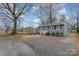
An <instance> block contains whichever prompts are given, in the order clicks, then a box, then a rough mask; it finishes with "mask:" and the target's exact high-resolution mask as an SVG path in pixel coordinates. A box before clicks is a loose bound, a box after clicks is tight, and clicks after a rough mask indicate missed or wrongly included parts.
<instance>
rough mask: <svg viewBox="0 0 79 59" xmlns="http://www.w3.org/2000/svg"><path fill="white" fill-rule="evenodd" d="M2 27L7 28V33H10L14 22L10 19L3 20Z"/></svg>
mask: <svg viewBox="0 0 79 59" xmlns="http://www.w3.org/2000/svg"><path fill="white" fill-rule="evenodd" d="M1 22H2V26H3V28H5V32H6V33H8V32H9V31H10V30H11V27H12V24H13V23H12V21H11V20H9V19H1Z"/></svg>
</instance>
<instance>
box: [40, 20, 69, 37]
mask: <svg viewBox="0 0 79 59" xmlns="http://www.w3.org/2000/svg"><path fill="white" fill-rule="evenodd" d="M39 32H40V34H46V33H47V32H49V33H59V34H61V33H62V34H63V36H66V35H68V34H69V32H68V28H67V23H66V22H64V21H61V22H55V23H52V24H43V25H40V26H39Z"/></svg>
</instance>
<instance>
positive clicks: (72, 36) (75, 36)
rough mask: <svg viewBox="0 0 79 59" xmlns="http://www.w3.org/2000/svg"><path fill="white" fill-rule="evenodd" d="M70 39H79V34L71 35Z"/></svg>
mask: <svg viewBox="0 0 79 59" xmlns="http://www.w3.org/2000/svg"><path fill="white" fill-rule="evenodd" d="M69 38H75V39H79V34H78V33H70V34H69Z"/></svg>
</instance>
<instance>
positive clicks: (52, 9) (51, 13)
mask: <svg viewBox="0 0 79 59" xmlns="http://www.w3.org/2000/svg"><path fill="white" fill-rule="evenodd" d="M60 5H62V4H57V3H46V4H44V3H42V4H36V7H39V8H38V12H37V13H38V14H37V15H38V18H40V22H41V23H42V24H47V23H52V22H55V21H56V20H54V18H55V17H56V15H57V14H58V12H59V10H61V9H62V6H60Z"/></svg>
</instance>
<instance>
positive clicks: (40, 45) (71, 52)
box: [24, 36, 78, 56]
mask: <svg viewBox="0 0 79 59" xmlns="http://www.w3.org/2000/svg"><path fill="white" fill-rule="evenodd" d="M24 43H27V44H28V45H29V46H31V47H32V48H33V49H34V50H35V51H36V52H37V53H38V54H39V55H42V56H75V55H78V54H77V50H76V49H75V44H76V43H77V42H76V41H73V40H69V39H66V38H65V37H52V36H43V37H39V38H33V39H32V38H29V39H28V40H24Z"/></svg>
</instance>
